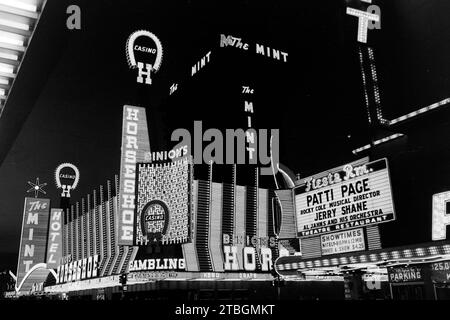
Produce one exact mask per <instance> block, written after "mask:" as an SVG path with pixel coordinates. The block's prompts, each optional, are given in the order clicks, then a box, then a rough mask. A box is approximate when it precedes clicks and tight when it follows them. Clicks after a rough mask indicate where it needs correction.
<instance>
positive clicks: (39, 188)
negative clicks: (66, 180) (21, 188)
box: [27, 178, 47, 198]
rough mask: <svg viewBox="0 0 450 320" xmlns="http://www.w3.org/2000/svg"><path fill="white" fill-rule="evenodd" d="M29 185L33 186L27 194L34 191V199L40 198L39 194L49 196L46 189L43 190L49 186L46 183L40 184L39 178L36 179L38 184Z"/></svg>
mask: <svg viewBox="0 0 450 320" xmlns="http://www.w3.org/2000/svg"><path fill="white" fill-rule="evenodd" d="M28 184H29V185H30V186H31V188H30V189H28V190H27V193H30V192H33V191H34V197H35V198H37V197H38V195H39V192H40V193H42V194H47V192H45V191H44V189H42V188H43V187H45V186H46V185H47V184H46V183H39V178H36V183H33V182H30V181H28Z"/></svg>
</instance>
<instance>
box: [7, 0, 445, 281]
mask: <svg viewBox="0 0 450 320" xmlns="http://www.w3.org/2000/svg"><path fill="white" fill-rule="evenodd" d="M52 1H59V0H49V2H52ZM374 3H375V4H377V5H379V6H380V7H381V9H382V29H381V30H375V31H369V40H370V43H371V45H373V47H374V48H375V54H376V60H377V67H378V72H379V79H380V87H381V90H382V97H381V98H382V104H383V111H384V114H385V117H386V118H388V119H393V118H395V117H397V116H400V115H403V114H406V113H408V112H411V111H414V110H416V109H419V108H421V107H424V106H427V105H430V104H432V103H435V102H437V101H440V100H442V99H445V98H447V97H449V96H450V92H449V85H450V79H449V75H450V63H449V62H448V57H449V56H450V41H448V40H449V34H450V20H449V19H448V12H450V2H448V1H440V0H395V1H377V0H374ZM70 4H78V5H79V6H80V7H81V10H82V29H81V30H76V31H75V30H73V31H69V30H67V29H66V27H65V24H59V25H54V27H53V28H54V29H53V30H52V32H56V33H59V35H60V36H61V37H62V38H63V39H64V43H54V46H55V47H54V49H55V50H56V48H57V47H58V49H59V50H62V54H61V55H60V56H58V59H57V61H53V66H52V68H51V69H50V70H48V77H47V78H46V81H45V82H43V83H40V84H39V85H40V86H41V87H42V90H40V91H39V93H38V95H37V97H36V99H35V100H34V101H33V105H32V106H31V105H30V107H32V112H31V113H30V114H29V116H28V118H27V119H26V121H25V123H24V124H23V127H22V129H21V131H20V133H19V135H18V136H17V139H16V140H15V142H14V143H13V145H12V147H11V149H10V150H9V152H8V154H7V155H6V157H5V158H4V161H3V163H2V164H1V167H0V269H5V268H8V269H12V270H13V271H14V272H15V269H16V265H15V264H16V261H17V254H18V247H19V237H20V227H21V221H22V210H23V198H24V196H25V195H26V193H25V191H26V190H27V189H28V184H27V181H32V182H34V180H35V178H36V177H39V178H40V180H41V182H47V183H48V185H47V187H46V188H45V190H46V191H47V195H48V197H49V198H50V199H51V200H52V205H53V206H54V207H57V206H58V204H59V198H58V195H59V192H58V191H57V190H56V186H55V182H54V170H55V169H56V167H57V166H58V164H60V163H62V162H71V163H73V164H75V165H76V166H78V168H79V169H80V172H81V178H80V183H79V188H78V189H77V190H76V191H74V192H73V193H72V199H73V200H74V201H76V200H78V199H80V198H81V197H82V196H84V195H85V194H87V193H88V192H91V191H92V190H93V189H94V188H98V186H99V185H100V184H105V182H106V180H107V179H113V178H114V175H115V174H118V172H119V165H120V144H121V125H122V108H123V105H124V104H134V105H140V106H145V107H146V108H147V113H148V121H149V123H148V125H149V129H150V140H151V148H152V151H157V150H163V149H165V148H168V147H171V146H172V145H171V144H170V143H169V142H168V140H169V138H170V133H171V132H172V130H173V129H175V128H178V127H184V128H188V129H189V128H192V124H193V121H194V120H203V122H204V126H205V127H206V128H208V127H217V128H239V127H243V126H244V125H245V121H244V120H245V115H244V112H243V100H244V98H243V96H242V95H241V94H240V90H241V87H240V86H241V85H246V84H249V85H250V86H253V87H254V88H255V96H254V104H255V113H256V121H257V126H258V127H260V128H279V129H280V161H281V162H282V163H283V164H285V165H287V166H288V167H289V168H290V169H292V170H293V171H294V172H295V173H300V174H301V175H302V176H307V175H309V174H313V173H316V172H320V171H323V170H326V169H328V168H332V167H335V166H338V165H342V164H344V163H345V162H347V161H352V160H355V159H357V158H359V157H356V156H354V155H353V154H352V152H351V151H352V150H353V149H355V148H357V147H360V146H362V145H364V144H367V143H368V137H367V120H366V119H367V116H366V113H365V107H364V99H363V93H362V84H361V75H360V71H359V62H358V57H357V51H356V50H357V43H356V33H357V19H356V18H354V17H349V16H346V15H345V7H346V1H344V0H328V1H308V2H306V1H276V2H275V1H270V2H266V1H235V2H234V4H230V3H228V2H223V3H222V4H221V5H219V4H218V3H215V4H214V5H213V4H211V1H205V2H204V3H202V2H198V1H176V2H175V1H173V2H169V1H138V0H131V1H130V0H128V1H123V0H90V1H87V0H86V1H70ZM61 7H62V5H60V6H59V7H58V6H53V7H51V8H50V6H49V10H50V9H53V8H58V10H56V9H54V11H53V12H49V14H50V13H51V14H52V15H58V16H61V21H64V22H65V17H66V16H67V15H66V13H65V8H63V9H62V10H61ZM139 29H145V30H149V31H151V32H153V33H154V34H156V35H157V36H158V37H159V39H160V40H161V42H162V45H163V47H164V56H163V62H162V66H161V69H160V70H159V72H158V73H156V74H155V75H153V82H154V83H153V84H152V85H151V86H143V85H137V84H136V82H135V77H136V73H135V72H134V71H131V70H130V69H129V68H128V66H127V62H126V57H125V43H126V40H127V38H128V36H129V35H130V34H131V33H132V32H133V31H135V30H139ZM220 34H226V35H233V36H237V37H242V38H243V39H244V40H247V41H248V42H249V44H250V49H249V52H244V53H241V52H240V51H239V50H240V49H237V48H219V40H220ZM36 38H39V37H36ZM254 43H260V44H264V45H266V46H269V47H271V48H276V49H280V50H282V51H284V52H287V53H288V54H289V55H288V62H287V63H283V62H280V61H275V60H273V59H270V58H267V57H263V56H260V55H257V54H256V53H255V52H254V51H253V50H254ZM59 46H60V47H59ZM31 49H33V48H31ZM252 49H253V50H252ZM47 50H49V51H51V50H53V48H52V47H48V48H47ZM209 50H213V53H214V55H213V56H212V60H211V64H210V65H206V66H205V68H204V69H203V70H201V71H200V72H199V73H198V75H196V76H195V77H192V78H191V77H190V71H191V67H192V65H194V64H195V63H196V62H197V61H198V60H199V59H200V58H201V57H203V56H204V55H205V54H206V53H207V52H208V51H209ZM29 56H30V57H32V52H30V54H29ZM50 56H51V55H49V57H50ZM40 63H42V62H41V61H28V66H29V65H30V64H31V66H32V65H33V64H40ZM33 72H34V70H33V67H29V68H22V69H21V70H20V73H21V74H20V76H21V77H27V75H28V76H31V75H32V74H33ZM174 82H177V83H179V89H178V92H176V93H175V94H174V95H173V96H169V88H170V86H171V85H172V84H173V83H174ZM20 89H21V90H22V92H20V93H18V94H21V95H27V88H24V87H21V88H20ZM28 90H31V87H30V88H28ZM13 102H14V101H13V100H11V103H13ZM14 107H15V106H14V105H13V104H7V105H6V108H14ZM439 112H440V111H439ZM435 118H436V119H434V118H426V117H425V119H424V120H423V121H422V122H420V121H419V123H414V124H411V125H408V126H405V127H401V128H397V130H400V131H401V132H403V133H404V134H406V138H403V139H401V141H398V142H395V143H392V144H390V145H389V146H385V147H382V148H379V149H377V150H376V151H374V152H373V153H372V154H370V156H372V157H373V158H379V157H388V159H389V161H390V162H391V163H392V165H391V174H392V183H393V190H394V200H395V205H396V209H397V216H398V221H396V222H394V223H392V224H389V226H387V225H386V226H383V227H382V241H383V244H384V245H386V246H389V245H403V244H411V243H420V242H427V241H431V238H430V235H429V231H428V230H429V229H430V228H431V227H430V220H431V195H432V194H433V193H436V192H441V191H447V190H450V185H449V184H450V183H449V180H448V177H449V176H450V175H449V173H450V172H449V171H450V168H449V165H448V164H449V163H450V162H449V161H448V160H450V147H449V143H448V142H446V141H445V140H447V139H445V138H443V137H448V133H449V127H450V126H449V122H448V120H447V119H448V112H447V113H446V112H440V113H439V115H437V116H436V117H435ZM0 139H1V137H0ZM446 177H447V178H446ZM411 199H415V200H416V202H415V203H412V201H411ZM399 228H400V229H401V230H402V231H403V234H404V237H402V238H401V239H398V237H395V234H396V232H398V230H399Z"/></svg>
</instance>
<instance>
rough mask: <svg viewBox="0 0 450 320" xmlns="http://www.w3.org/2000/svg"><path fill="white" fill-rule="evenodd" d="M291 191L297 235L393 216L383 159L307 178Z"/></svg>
mask: <svg viewBox="0 0 450 320" xmlns="http://www.w3.org/2000/svg"><path fill="white" fill-rule="evenodd" d="M294 195H295V206H296V215H297V227H298V235H299V236H300V237H308V236H314V235H319V234H324V233H330V232H335V231H341V230H347V229H351V228H356V227H361V226H367V225H373V224H378V223H383V222H388V221H392V220H394V219H395V214H394V204H393V200H392V193H391V184H390V179H389V170H388V165H387V160H386V159H381V160H377V161H374V162H371V163H368V164H366V165H363V166H359V167H353V166H352V165H345V166H343V167H342V170H341V171H339V172H330V173H329V174H328V175H326V176H323V177H318V178H307V179H305V183H304V184H303V185H300V186H299V187H297V188H296V189H294Z"/></svg>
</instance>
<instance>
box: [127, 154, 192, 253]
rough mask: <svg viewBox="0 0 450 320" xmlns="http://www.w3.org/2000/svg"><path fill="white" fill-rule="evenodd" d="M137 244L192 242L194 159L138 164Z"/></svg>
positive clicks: (186, 158)
mask: <svg viewBox="0 0 450 320" xmlns="http://www.w3.org/2000/svg"><path fill="white" fill-rule="evenodd" d="M137 180H138V181H137V183H138V192H137V197H138V198H137V202H136V203H137V210H136V241H135V243H136V244H137V245H147V244H149V243H150V244H151V243H157V242H158V243H162V244H173V243H186V242H188V241H190V225H189V224H190V214H191V189H192V186H191V184H192V160H191V157H185V158H182V159H179V160H175V161H173V162H171V161H170V160H169V161H168V162H165V163H151V164H138V179H137Z"/></svg>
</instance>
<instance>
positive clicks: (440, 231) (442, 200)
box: [432, 191, 450, 241]
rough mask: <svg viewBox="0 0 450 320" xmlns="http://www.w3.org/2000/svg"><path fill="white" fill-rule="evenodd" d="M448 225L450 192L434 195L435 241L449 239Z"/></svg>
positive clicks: (433, 223)
mask: <svg viewBox="0 0 450 320" xmlns="http://www.w3.org/2000/svg"><path fill="white" fill-rule="evenodd" d="M448 225H450V191H447V192H442V193H438V194H435V195H433V221H432V239H433V241H436V240H445V239H447V226H448Z"/></svg>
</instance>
